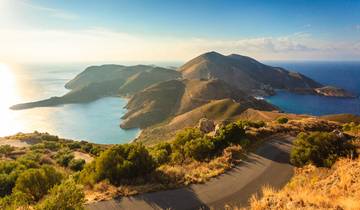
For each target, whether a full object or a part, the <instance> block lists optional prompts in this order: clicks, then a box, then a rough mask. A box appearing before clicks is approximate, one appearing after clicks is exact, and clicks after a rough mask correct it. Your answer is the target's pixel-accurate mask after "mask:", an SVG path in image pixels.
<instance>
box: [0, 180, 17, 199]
mask: <svg viewBox="0 0 360 210" xmlns="http://www.w3.org/2000/svg"><path fill="white" fill-rule="evenodd" d="M15 181H16V177H15V176H10V175H8V174H0V197H4V196H6V195H10V194H11V192H12V189H13V188H14V186H15Z"/></svg>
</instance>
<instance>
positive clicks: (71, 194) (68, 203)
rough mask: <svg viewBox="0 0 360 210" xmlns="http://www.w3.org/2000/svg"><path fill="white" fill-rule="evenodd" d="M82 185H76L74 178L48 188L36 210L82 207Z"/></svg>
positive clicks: (70, 209) (76, 208) (65, 209)
mask: <svg viewBox="0 0 360 210" xmlns="http://www.w3.org/2000/svg"><path fill="white" fill-rule="evenodd" d="M84 197H85V195H84V193H83V190H82V187H80V186H79V185H77V184H76V183H75V181H74V180H72V179H69V180H66V181H65V182H63V183H61V184H60V185H57V186H55V187H54V188H52V189H51V190H50V193H49V195H48V196H46V197H45V199H44V200H43V201H41V202H40V203H39V204H38V205H36V206H35V209H36V210H81V209H84V203H85V199H84Z"/></svg>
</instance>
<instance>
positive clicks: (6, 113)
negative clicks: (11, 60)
mask: <svg viewBox="0 0 360 210" xmlns="http://www.w3.org/2000/svg"><path fill="white" fill-rule="evenodd" d="M0 98H1V100H0V117H1V118H0V126H1V128H0V135H7V134H9V133H8V132H9V131H15V130H18V128H19V127H20V126H21V123H17V122H15V121H14V115H13V113H12V112H13V111H12V110H10V109H9V107H10V106H11V105H13V104H14V103H15V102H16V101H17V99H18V94H17V88H16V78H15V75H14V72H13V70H12V69H11V67H10V66H9V65H7V64H3V63H0Z"/></svg>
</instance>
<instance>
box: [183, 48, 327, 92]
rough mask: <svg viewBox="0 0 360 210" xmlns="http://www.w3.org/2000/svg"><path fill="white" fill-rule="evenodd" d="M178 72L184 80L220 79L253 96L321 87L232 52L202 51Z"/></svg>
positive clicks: (306, 78)
mask: <svg viewBox="0 0 360 210" xmlns="http://www.w3.org/2000/svg"><path fill="white" fill-rule="evenodd" d="M179 71H180V72H181V73H182V74H183V77H184V78H186V79H221V80H223V81H225V82H226V83H228V84H230V85H233V86H235V87H237V88H239V89H241V90H244V91H246V92H248V93H251V94H254V95H261V94H262V95H271V94H274V89H286V90H290V91H297V90H301V91H302V92H305V91H308V92H309V93H314V92H313V90H314V89H315V88H321V87H323V85H322V84H320V83H318V82H316V81H314V80H312V79H310V78H309V77H306V76H304V75H302V74H300V73H298V72H291V71H288V70H285V69H283V68H280V67H272V66H268V65H265V64H262V63H260V62H258V61H257V60H255V59H253V58H250V57H247V56H242V55H236V54H232V55H228V56H224V55H222V54H219V53H217V52H209V53H205V54H202V55H200V56H198V57H196V58H194V59H192V60H190V61H189V62H187V63H185V64H184V65H183V66H181V67H180V68H179ZM319 94H321V92H319Z"/></svg>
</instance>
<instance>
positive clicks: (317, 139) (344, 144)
mask: <svg viewBox="0 0 360 210" xmlns="http://www.w3.org/2000/svg"><path fill="white" fill-rule="evenodd" d="M354 155H355V156H356V155H357V154H356V149H355V147H354V146H353V145H352V144H351V143H350V142H349V141H347V140H344V139H343V138H340V137H338V136H337V135H336V134H334V133H327V132H312V133H310V134H306V133H301V134H299V135H298V137H297V139H296V140H295V141H294V145H293V148H292V150H291V154H290V161H291V163H292V164H294V165H295V166H303V165H306V164H310V163H312V164H314V165H316V166H325V167H330V166H331V165H332V164H333V163H334V162H335V161H336V160H337V159H338V157H346V156H354Z"/></svg>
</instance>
